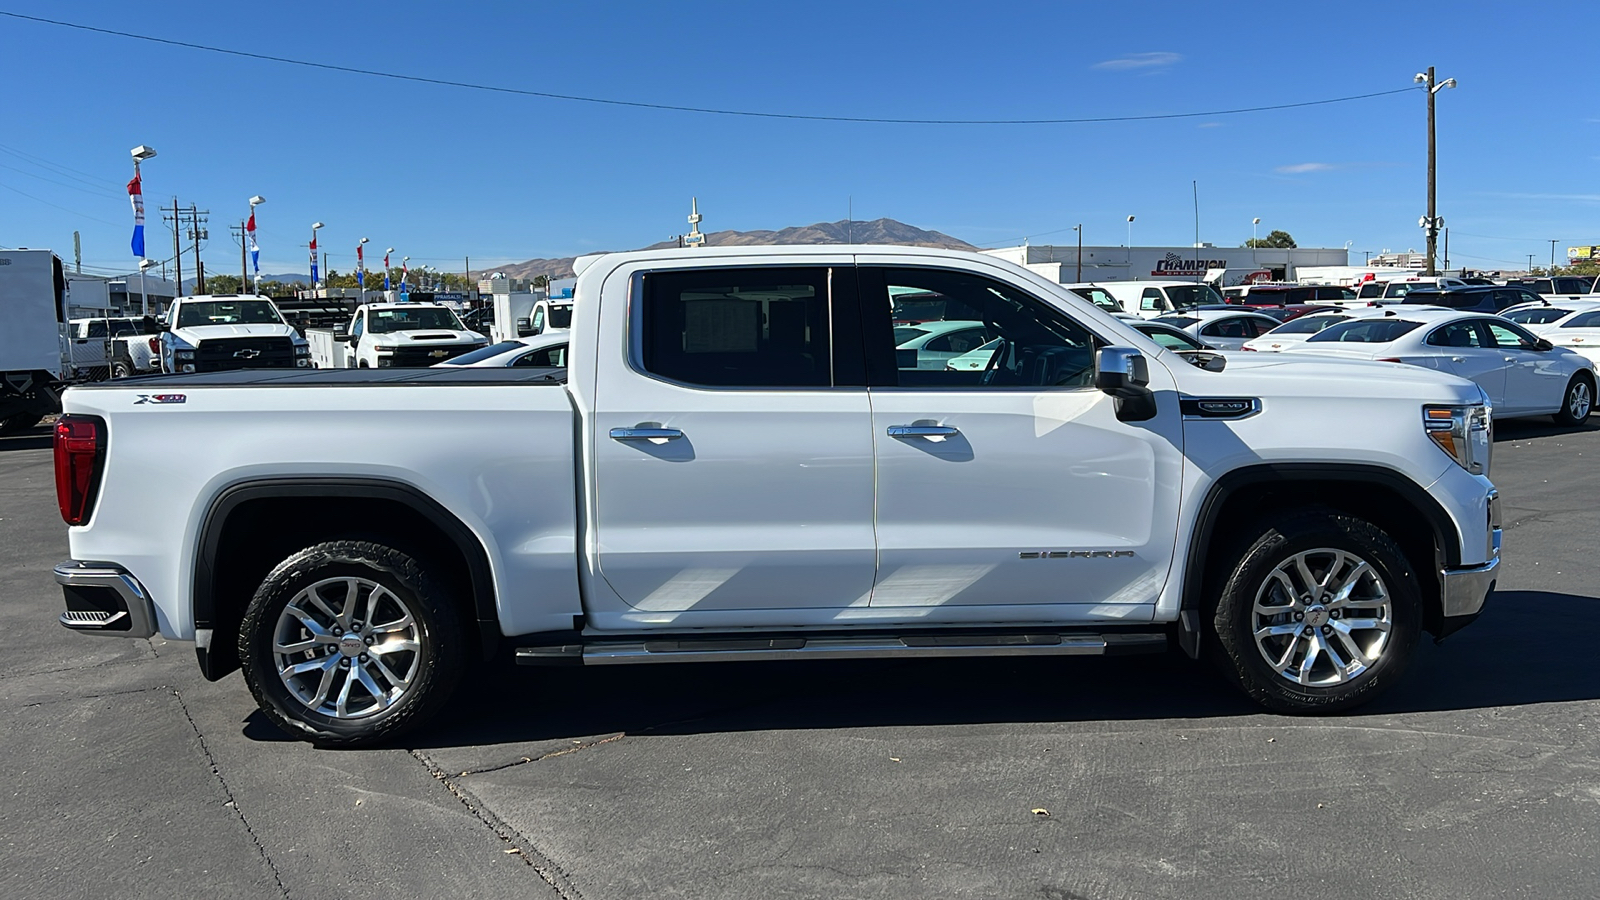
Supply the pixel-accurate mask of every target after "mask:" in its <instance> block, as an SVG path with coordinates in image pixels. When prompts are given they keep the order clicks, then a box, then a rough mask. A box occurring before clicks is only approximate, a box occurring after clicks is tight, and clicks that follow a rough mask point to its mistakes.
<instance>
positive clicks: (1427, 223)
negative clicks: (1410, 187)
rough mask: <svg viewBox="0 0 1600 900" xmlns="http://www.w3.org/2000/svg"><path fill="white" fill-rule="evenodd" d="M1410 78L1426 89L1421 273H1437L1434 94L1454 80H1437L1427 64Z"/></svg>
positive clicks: (1437, 239)
mask: <svg viewBox="0 0 1600 900" xmlns="http://www.w3.org/2000/svg"><path fill="white" fill-rule="evenodd" d="M1412 80H1413V81H1415V82H1416V83H1417V84H1420V85H1423V86H1424V88H1426V89H1427V91H1428V214H1427V215H1426V216H1424V217H1423V220H1422V228H1423V231H1424V233H1425V234H1426V235H1427V236H1428V267H1427V270H1426V271H1425V272H1424V273H1423V274H1425V275H1437V274H1439V272H1438V269H1437V267H1436V266H1435V265H1434V259H1435V257H1436V256H1437V255H1438V250H1439V227H1440V226H1441V225H1443V224H1444V222H1443V221H1441V220H1440V219H1439V206H1438V202H1437V199H1438V198H1437V194H1438V143H1437V141H1436V140H1435V135H1434V115H1433V106H1434V95H1435V94H1437V93H1439V91H1440V89H1442V88H1453V87H1455V86H1456V80H1455V79H1454V78H1447V79H1445V80H1444V81H1442V82H1441V81H1438V80H1437V79H1436V78H1435V77H1434V72H1433V66H1429V67H1428V71H1427V72H1418V73H1417V76H1416V78H1414V79H1412Z"/></svg>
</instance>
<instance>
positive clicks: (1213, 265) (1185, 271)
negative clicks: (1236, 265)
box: [1150, 253, 1228, 276]
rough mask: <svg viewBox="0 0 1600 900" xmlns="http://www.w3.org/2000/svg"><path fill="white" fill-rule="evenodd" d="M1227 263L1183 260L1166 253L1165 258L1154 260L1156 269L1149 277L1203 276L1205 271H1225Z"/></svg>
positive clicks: (1175, 255) (1215, 260) (1221, 260)
mask: <svg viewBox="0 0 1600 900" xmlns="http://www.w3.org/2000/svg"><path fill="white" fill-rule="evenodd" d="M1227 267H1228V261H1227V260H1225V259H1184V258H1183V257H1181V256H1179V255H1178V254H1176V253H1168V254H1167V255H1166V256H1165V257H1163V258H1161V259H1158V260H1156V267H1155V268H1154V269H1152V270H1151V271H1150V274H1151V275H1190V276H1193V275H1204V274H1205V273H1206V270H1207V269H1226V268H1227Z"/></svg>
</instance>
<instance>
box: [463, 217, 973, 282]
mask: <svg viewBox="0 0 1600 900" xmlns="http://www.w3.org/2000/svg"><path fill="white" fill-rule="evenodd" d="M676 243H677V242H676V241H662V242H661V243H659V244H651V245H650V246H648V247H643V248H640V249H644V250H659V249H661V248H663V247H672V246H675V245H676ZM706 244H707V245H708V246H712V247H741V246H751V245H756V244H896V245H900V246H908V247H942V248H944V249H946V250H976V249H978V248H977V247H974V246H972V245H971V244H969V243H967V242H966V241H963V240H961V239H960V238H953V237H951V236H950V235H948V234H944V233H942V232H938V231H925V230H923V229H921V228H917V227H916V226H914V225H907V224H906V223H904V222H896V221H895V220H894V219H873V220H872V221H871V222H852V221H849V220H844V219H841V220H840V221H838V222H818V223H816V224H815V225H801V226H795V227H790V228H784V229H782V230H780V231H710V232H707V233H706ZM575 258H576V257H572V256H568V257H565V258H563V259H530V260H527V261H526V262H520V263H513V264H511V265H509V266H498V267H496V268H495V269H494V270H493V271H495V272H504V273H506V275H507V276H508V277H511V278H533V277H535V276H538V275H545V276H548V277H550V278H571V277H572V261H573V260H574V259H575ZM473 274H474V276H475V277H480V278H481V277H484V276H486V275H488V274H489V273H488V272H487V271H485V272H475V273H473Z"/></svg>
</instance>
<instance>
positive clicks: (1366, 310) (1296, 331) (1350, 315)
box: [1239, 306, 1383, 353]
mask: <svg viewBox="0 0 1600 900" xmlns="http://www.w3.org/2000/svg"><path fill="white" fill-rule="evenodd" d="M1381 315H1383V308H1382V307H1378V306H1362V307H1352V308H1350V309H1342V310H1339V311H1338V312H1323V313H1312V314H1311V315H1309V316H1301V317H1300V318H1298V319H1290V320H1289V321H1287V322H1285V323H1283V324H1282V325H1279V326H1278V327H1277V328H1274V329H1272V330H1271V331H1269V332H1267V333H1266V334H1263V335H1262V336H1261V337H1258V338H1256V339H1254V340H1249V341H1245V342H1244V345H1243V346H1242V347H1240V348H1239V349H1240V350H1254V351H1257V352H1261V353H1279V352H1282V351H1284V350H1287V349H1289V348H1290V347H1293V346H1295V345H1297V344H1301V343H1304V342H1305V341H1306V340H1307V339H1309V338H1310V337H1311V336H1312V335H1314V334H1317V333H1318V332H1320V331H1322V330H1323V329H1324V328H1329V327H1332V326H1334V325H1337V324H1339V323H1340V322H1347V321H1349V320H1350V319H1364V318H1367V317H1368V316H1381Z"/></svg>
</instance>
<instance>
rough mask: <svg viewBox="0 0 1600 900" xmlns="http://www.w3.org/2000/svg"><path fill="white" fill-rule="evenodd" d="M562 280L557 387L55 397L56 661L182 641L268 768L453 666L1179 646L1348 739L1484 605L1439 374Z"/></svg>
mask: <svg viewBox="0 0 1600 900" xmlns="http://www.w3.org/2000/svg"><path fill="white" fill-rule="evenodd" d="M578 269H579V270H580V274H579V276H578V281H577V292H576V295H577V296H578V297H579V298H581V299H580V302H578V303H577V305H576V307H575V314H574V317H573V321H572V329H571V332H570V337H571V346H570V355H569V357H568V363H569V365H568V367H567V368H566V369H529V368H497V369H488V368H426V369H411V370H406V371H404V372H397V371H393V370H390V371H376V370H368V371H356V370H342V371H305V372H292V373H266V372H219V373H214V374H210V375H192V376H181V377H176V378H167V379H162V380H160V381H146V382H144V383H140V384H136V385H135V384H128V385H119V384H118V383H117V382H109V383H104V384H95V385H88V386H84V387H78V388H73V389H72V390H70V391H68V392H67V394H66V396H65V406H66V413H67V414H66V416H65V417H64V418H63V419H62V420H61V423H60V424H59V425H58V426H57V429H56V459H57V460H58V466H59V467H60V469H59V471H58V474H57V485H58V494H59V496H58V500H59V501H60V507H61V512H62V516H63V518H64V519H65V520H66V521H67V523H68V524H69V525H70V526H71V528H70V544H71V553H72V559H71V560H70V561H68V562H64V563H62V564H61V565H60V566H58V567H57V568H56V570H55V576H56V579H57V581H59V582H60V583H61V585H62V586H63V589H64V593H65V598H66V612H65V613H64V614H63V615H62V616H61V623H62V624H63V625H65V626H67V627H68V628H72V629H76V630H79V631H83V632H92V633H99V634H112V635H123V636H132V637H145V636H149V635H152V634H154V633H155V632H157V631H159V632H160V633H161V634H163V635H164V636H166V637H168V638H170V639H174V640H186V641H188V640H192V641H194V642H195V647H196V650H197V654H198V657H199V662H200V666H201V669H202V671H203V672H204V674H205V675H206V676H207V677H209V678H213V679H215V678H221V677H223V676H224V675H226V674H228V673H229V672H230V671H232V670H233V669H235V668H238V667H241V666H242V668H243V670H244V676H245V680H246V682H247V683H248V685H249V687H250V689H251V691H252V692H253V693H254V695H255V697H256V699H257V700H258V702H259V703H260V705H261V708H262V709H263V710H264V711H265V713H266V715H267V716H269V717H270V718H271V719H272V720H273V721H275V722H276V723H278V724H279V725H280V726H281V727H283V728H284V729H285V730H287V731H289V732H290V733H293V734H297V735H299V736H302V737H304V738H307V739H310V740H313V741H316V742H319V743H322V744H327V745H345V746H350V745H360V744H365V743H370V742H373V741H376V740H380V739H382V738H384V737H386V736H388V735H392V734H395V733H398V732H399V731H401V730H402V729H405V728H408V727H410V726H413V725H416V724H417V723H419V722H422V721H424V720H425V719H427V718H428V716H429V715H430V714H432V713H434V712H435V711H437V710H438V709H439V708H440V707H441V705H442V704H444V703H445V702H446V701H447V698H448V697H449V695H450V693H451V691H452V690H453V689H454V688H455V686H456V683H457V680H458V677H459V676H460V674H461V673H462V671H463V669H464V668H465V667H466V666H467V664H468V662H469V660H470V658H471V657H474V656H485V657H487V656H493V655H495V654H497V653H502V652H503V653H506V654H508V655H514V656H515V658H516V659H517V661H519V662H522V663H527V664H535V665H540V664H548V665H561V664H569V665H570V664H585V665H598V664H616V663H663V662H702V661H715V660H762V659H786V660H794V659H838V658H842V657H860V656H880V657H928V656H977V655H1038V654H1042V655H1048V654H1121V653H1135V652H1141V651H1157V652H1159V651H1163V650H1164V649H1166V648H1167V647H1168V646H1169V645H1170V644H1172V643H1176V644H1177V645H1179V646H1180V647H1182V648H1183V649H1184V650H1185V651H1187V652H1188V653H1189V654H1190V655H1198V656H1203V657H1208V658H1210V659H1211V660H1214V661H1215V662H1217V663H1218V664H1219V667H1220V668H1221V670H1222V672H1223V673H1224V675H1225V676H1226V678H1228V679H1229V680H1231V681H1232V682H1233V683H1235V684H1237V685H1239V686H1240V687H1242V688H1243V689H1244V690H1245V691H1247V692H1248V693H1249V695H1250V696H1252V697H1254V698H1256V699H1257V700H1258V701H1260V702H1261V703H1263V704H1265V705H1266V706H1267V707H1269V708H1271V709H1275V710H1281V711H1289V712H1302V711H1326V710H1336V709H1344V708H1347V707H1350V706H1353V705H1355V704H1357V703H1360V702H1362V701H1364V700H1366V699H1368V698H1369V697H1371V696H1373V695H1374V694H1376V693H1377V692H1378V691H1379V690H1381V689H1383V688H1385V687H1387V686H1388V685H1389V684H1391V683H1392V682H1394V681H1395V680H1396V678H1397V677H1398V676H1399V674H1400V672H1401V671H1402V669H1403V668H1404V667H1405V666H1406V663H1407V660H1408V657H1409V656H1410V655H1411V652H1412V648H1413V645H1414V644H1415V643H1416V641H1417V639H1418V637H1419V635H1420V634H1421V633H1423V632H1424V631H1426V632H1430V633H1432V634H1433V635H1435V636H1437V637H1443V636H1445V635H1447V634H1449V633H1450V632H1452V631H1454V630H1455V629H1457V628H1459V627H1461V626H1463V625H1465V624H1466V623H1468V622H1470V621H1471V620H1472V619H1473V618H1474V617H1476V616H1477V615H1478V614H1479V612H1480V610H1481V609H1482V608H1483V606H1484V603H1485V601H1486V599H1487V597H1488V595H1489V594H1490V592H1491V591H1492V590H1493V587H1494V584H1495V579H1496V574H1497V569H1496V567H1497V565H1498V563H1499V551H1500V529H1499V527H1498V522H1497V516H1498V509H1497V506H1498V502H1497V498H1496V493H1495V489H1494V486H1493V485H1492V484H1491V483H1490V481H1489V479H1488V478H1487V477H1486V474H1485V472H1486V470H1487V468H1488V462H1489V447H1490V445H1489V426H1490V423H1489V410H1488V409H1487V408H1486V405H1485V398H1484V395H1483V392H1482V391H1480V390H1479V389H1478V388H1477V387H1476V386H1475V385H1474V384H1472V383H1471V382H1469V381H1465V380H1462V379H1458V378H1456V377H1454V376H1452V375H1447V374H1444V373H1440V372H1434V371H1430V370H1425V369H1421V368H1417V367H1414V366H1403V365H1389V364H1384V363H1375V362H1347V361H1339V360H1327V361H1320V360H1318V361H1313V360H1302V361H1292V360H1286V359H1285V355H1283V354H1250V355H1243V354H1241V355H1237V356H1230V357H1229V358H1228V359H1227V360H1226V361H1225V366H1217V365H1214V364H1212V363H1208V367H1207V368H1200V367H1197V366H1196V365H1192V364H1191V363H1190V362H1188V361H1186V360H1185V358H1184V357H1182V356H1180V355H1178V354H1176V353H1174V352H1172V351H1169V350H1166V349H1163V348H1162V346H1161V345H1160V344H1157V343H1154V342H1152V341H1151V340H1149V339H1148V338H1146V337H1145V336H1144V335H1142V334H1140V333H1139V332H1138V331H1135V330H1133V329H1131V328H1129V327H1128V326H1127V325H1125V324H1124V323H1123V322H1121V321H1119V320H1118V319H1117V318H1115V317H1113V316H1112V315H1110V314H1109V313H1107V312H1105V311H1104V310H1101V309H1099V308H1097V307H1095V306H1094V305H1093V304H1092V303H1089V302H1088V301H1086V300H1084V299H1083V298H1081V297H1079V296H1078V295H1076V294H1074V293H1072V292H1070V291H1067V290H1065V289H1064V288H1062V287H1061V286H1059V285H1056V284H1053V283H1051V282H1050V281H1048V280H1046V279H1043V278H1041V277H1039V276H1036V275H1034V274H1032V273H1030V272H1028V271H1027V270H1025V269H1023V268H1020V267H1018V266H1015V265H1012V264H1010V263H1007V262H1005V261H1002V260H997V259H995V258H993V257H990V256H983V255H978V254H969V253H960V252H954V251H935V250H923V249H913V248H906V247H849V248H844V247H829V246H804V247H717V248H710V249H700V250H695V251H686V250H676V249H667V250H658V251H642V252H637V253H623V254H612V255H606V256H602V257H593V258H586V259H582V260H579V265H578ZM907 294H915V295H917V296H918V297H919V298H920V300H921V301H922V306H921V307H919V308H920V309H921V310H922V315H923V317H924V321H927V320H931V319H935V318H938V317H940V316H941V315H942V316H943V317H944V318H947V319H950V320H957V319H960V320H978V321H982V322H984V323H985V326H986V327H987V328H988V329H989V331H990V332H991V333H992V334H994V335H996V341H995V348H994V351H993V356H992V358H991V359H990V360H989V362H988V364H987V365H984V366H982V367H976V368H971V369H964V370H952V369H949V368H947V367H946V368H925V367H923V366H921V365H919V364H918V363H919V360H918V359H916V358H908V356H909V357H914V356H915V352H913V353H912V354H906V353H904V352H902V351H899V350H897V348H896V346H895V342H894V338H893V330H894V328H893V322H892V314H891V310H892V309H893V304H892V303H891V302H890V298H891V297H895V296H903V295H907ZM934 306H939V307H940V310H942V313H941V312H940V310H936V309H934V308H933V307H934ZM1219 369H1220V370H1219ZM1380 385H1381V389H1380V388H1379V386H1380ZM995 689H996V690H997V691H1001V690H1004V686H1003V685H995Z"/></svg>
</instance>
